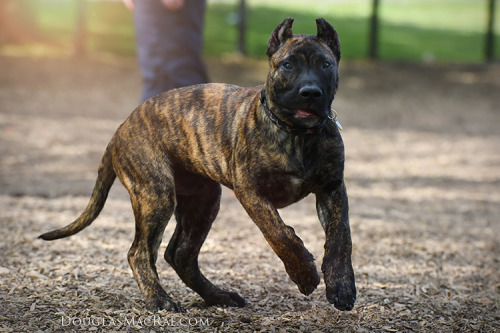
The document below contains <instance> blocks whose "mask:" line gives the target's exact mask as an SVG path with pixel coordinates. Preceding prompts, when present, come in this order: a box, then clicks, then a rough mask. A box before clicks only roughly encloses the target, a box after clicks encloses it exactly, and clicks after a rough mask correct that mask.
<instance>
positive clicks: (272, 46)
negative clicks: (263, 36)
mask: <svg viewBox="0 0 500 333" xmlns="http://www.w3.org/2000/svg"><path fill="white" fill-rule="evenodd" d="M292 24H293V18H291V17H289V18H287V19H285V20H284V21H283V22H281V23H280V24H279V25H278V26H277V27H276V29H274V31H273V33H272V34H271V37H270V38H269V41H268V42H267V51H266V55H267V56H268V57H271V56H272V55H273V54H274V53H275V52H276V51H278V49H279V48H280V46H281V45H283V44H284V43H285V42H286V40H287V39H288V38H290V37H292V36H293V33H292Z"/></svg>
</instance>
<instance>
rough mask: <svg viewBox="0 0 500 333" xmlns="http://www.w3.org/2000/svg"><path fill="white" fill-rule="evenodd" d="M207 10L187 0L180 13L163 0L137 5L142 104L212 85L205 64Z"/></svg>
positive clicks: (202, 2) (196, 0)
mask: <svg viewBox="0 0 500 333" xmlns="http://www.w3.org/2000/svg"><path fill="white" fill-rule="evenodd" d="M205 8H206V1H205V0H185V4H184V7H183V8H182V9H180V10H179V11H169V10H168V9H166V8H165V7H164V6H163V5H162V4H161V2H160V0H137V1H135V10H134V23H135V29H136V45H137V57H138V59H139V67H140V70H141V73H142V76H143V79H144V86H143V92H142V101H145V100H147V99H148V98H150V97H152V96H154V95H156V94H159V93H161V92H163V91H166V90H170V89H173V88H177V87H182V86H188V85H192V84H197V83H206V82H208V76H207V73H206V68H205V65H204V63H203V60H202V51H203V20H204V15H205Z"/></svg>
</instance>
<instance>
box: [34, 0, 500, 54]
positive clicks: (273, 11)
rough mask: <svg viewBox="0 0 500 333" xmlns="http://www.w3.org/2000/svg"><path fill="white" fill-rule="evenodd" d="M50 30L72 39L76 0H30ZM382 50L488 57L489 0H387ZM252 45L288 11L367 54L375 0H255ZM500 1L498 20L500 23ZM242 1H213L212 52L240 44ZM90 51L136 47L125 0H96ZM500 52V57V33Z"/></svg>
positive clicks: (305, 29) (299, 26)
mask: <svg viewBox="0 0 500 333" xmlns="http://www.w3.org/2000/svg"><path fill="white" fill-rule="evenodd" d="M27 1H28V2H29V3H30V4H31V6H32V8H33V10H34V12H35V16H36V18H37V21H38V24H39V26H40V28H41V30H42V32H43V33H44V34H45V35H46V36H49V37H50V38H51V39H52V40H54V41H57V42H59V43H63V44H70V43H71V41H72V40H73V37H74V27H75V19H76V1H75V0H27ZM380 2H381V5H380V19H381V22H380V39H379V41H380V43H379V54H380V57H381V58H382V59H387V60H409V61H422V60H423V59H435V60H437V61H440V62H472V63H474V62H482V61H483V50H484V39H485V36H484V30H485V28H486V0H454V1H449V0H419V1H417V0H408V1H389V0H381V1H380ZM247 3H249V8H248V32H247V52H248V53H249V55H251V56H255V57H264V54H265V49H266V46H267V40H268V38H269V35H270V33H271V31H272V30H273V29H274V28H275V27H276V25H277V24H278V23H279V22H281V20H282V19H284V18H286V17H289V16H291V17H294V18H295V23H294V31H295V32H296V33H309V34H313V33H315V24H314V19H315V18H317V17H324V18H325V19H327V20H328V21H329V22H331V23H332V24H333V25H334V26H335V28H336V29H337V31H338V33H339V36H340V39H341V45H342V55H343V57H344V58H351V59H359V58H365V57H366V55H367V44H368V29H369V26H368V18H369V15H370V5H371V0H352V1H349V2H348V1H340V2H336V1H327V0H317V1H314V2H313V1H307V2H306V1H300V0H287V1H286V0H267V1H266V0H253V1H247ZM499 7H500V6H497V13H496V17H497V20H496V22H495V25H496V29H497V30H498V29H500V8H499ZM236 10H237V1H217V2H211V1H210V0H209V6H208V10H207V14H206V20H205V23H206V24H205V27H206V28H205V54H206V55H210V56H217V55H220V54H224V53H231V52H234V51H235V50H236V38H237V27H236V26H235V25H234V24H233V23H231V17H234V15H235V12H236ZM87 17H88V22H87V27H88V44H87V47H88V49H89V51H90V52H93V51H99V52H112V53H117V54H121V55H133V54H135V50H134V38H135V37H134V31H133V19H132V14H131V13H130V12H129V11H127V10H126V9H125V7H124V6H123V5H122V4H121V3H120V2H97V1H91V2H88V7H87ZM495 44H496V49H495V54H496V57H497V58H500V36H499V34H498V33H497V35H496V41H495Z"/></svg>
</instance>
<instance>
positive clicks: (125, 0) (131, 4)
mask: <svg viewBox="0 0 500 333" xmlns="http://www.w3.org/2000/svg"><path fill="white" fill-rule="evenodd" d="M122 1H123V3H124V4H125V7H127V8H128V9H129V10H134V7H135V6H134V0H122Z"/></svg>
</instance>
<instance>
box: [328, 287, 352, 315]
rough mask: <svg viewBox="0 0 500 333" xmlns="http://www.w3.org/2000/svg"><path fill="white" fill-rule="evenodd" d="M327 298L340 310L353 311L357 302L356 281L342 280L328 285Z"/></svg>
mask: <svg viewBox="0 0 500 333" xmlns="http://www.w3.org/2000/svg"><path fill="white" fill-rule="evenodd" d="M326 298H327V299H328V302H330V304H333V305H334V306H335V308H337V309H338V310H340V311H351V310H352V309H353V308H354V303H355V302H356V286H355V284H354V281H345V280H340V281H338V282H336V283H334V284H333V285H332V286H328V285H327V286H326Z"/></svg>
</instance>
